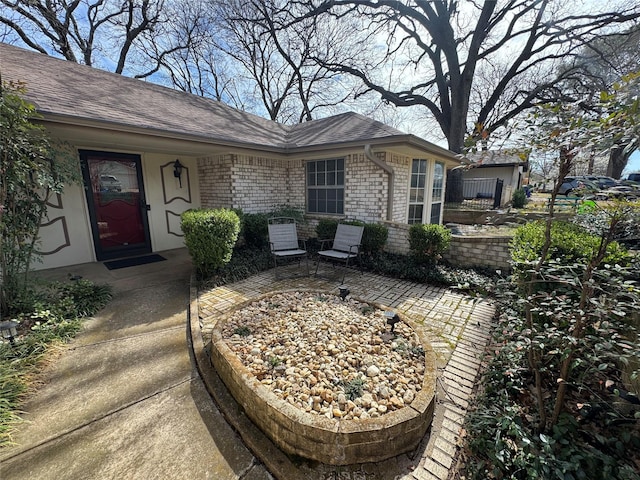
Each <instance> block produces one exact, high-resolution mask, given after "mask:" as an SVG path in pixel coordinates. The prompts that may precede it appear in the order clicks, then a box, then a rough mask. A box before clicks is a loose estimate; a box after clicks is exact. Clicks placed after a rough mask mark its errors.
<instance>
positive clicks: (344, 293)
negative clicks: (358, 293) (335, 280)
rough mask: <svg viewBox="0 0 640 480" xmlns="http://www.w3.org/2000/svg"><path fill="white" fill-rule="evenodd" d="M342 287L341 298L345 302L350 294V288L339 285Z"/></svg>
mask: <svg viewBox="0 0 640 480" xmlns="http://www.w3.org/2000/svg"><path fill="white" fill-rule="evenodd" d="M338 288H339V289H340V298H341V299H342V301H343V302H344V301H345V299H346V298H347V296H348V295H349V293H351V292H349V289H348V288H347V287H338Z"/></svg>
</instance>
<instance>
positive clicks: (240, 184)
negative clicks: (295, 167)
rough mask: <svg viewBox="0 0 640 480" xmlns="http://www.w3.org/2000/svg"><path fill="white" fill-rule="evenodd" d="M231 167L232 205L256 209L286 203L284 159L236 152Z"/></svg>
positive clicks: (266, 208) (269, 207) (266, 209)
mask: <svg viewBox="0 0 640 480" xmlns="http://www.w3.org/2000/svg"><path fill="white" fill-rule="evenodd" d="M231 171H232V182H233V183H232V186H231V192H232V194H233V207H234V208H241V209H242V211H244V212H246V213H259V212H268V211H270V210H273V207H274V205H283V204H288V203H289V202H288V201H289V192H288V191H287V190H288V189H287V183H288V182H287V179H288V176H289V162H288V161H287V160H276V159H272V158H261V157H252V156H247V155H238V156H237V157H236V161H235V162H234V165H233V167H232V169H231Z"/></svg>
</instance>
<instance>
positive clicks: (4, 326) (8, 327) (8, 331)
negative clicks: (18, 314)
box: [0, 320, 18, 345]
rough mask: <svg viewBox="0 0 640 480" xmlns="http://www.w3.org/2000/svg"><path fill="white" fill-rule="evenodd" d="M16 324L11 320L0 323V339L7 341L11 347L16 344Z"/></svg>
mask: <svg viewBox="0 0 640 480" xmlns="http://www.w3.org/2000/svg"><path fill="white" fill-rule="evenodd" d="M17 327H18V323H17V322H14V321H13V320H5V321H3V322H0V334H1V335H2V338H4V339H7V340H9V343H11V345H15V344H16V340H15V337H16V336H17V335H18V329H17Z"/></svg>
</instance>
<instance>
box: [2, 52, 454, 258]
mask: <svg viewBox="0 0 640 480" xmlns="http://www.w3.org/2000/svg"><path fill="white" fill-rule="evenodd" d="M0 73H1V76H2V80H3V81H5V82H6V81H23V82H25V83H26V87H27V94H26V98H27V100H28V101H30V102H32V103H33V104H35V106H36V108H37V110H38V112H39V113H41V114H42V115H43V120H42V123H43V124H44V125H45V127H46V129H47V130H48V131H49V133H50V134H51V135H52V136H53V137H55V138H58V139H60V140H63V141H66V142H69V143H70V144H72V145H73V146H74V147H75V148H76V149H77V151H78V159H79V162H80V164H81V166H82V170H83V176H84V185H69V186H67V187H66V188H65V192H64V195H62V196H59V197H58V198H57V199H56V201H55V202H54V203H53V204H52V205H51V206H50V207H49V211H48V219H47V221H46V222H45V223H44V224H43V226H42V229H41V233H40V235H41V239H40V240H41V245H40V251H41V253H42V254H43V263H42V264H38V265H35V267H36V268H50V267H58V266H64V265H73V264H77V263H84V262H91V261H96V260H98V261H101V260H107V259H113V258H118V257H125V256H131V255H138V254H144V253H149V252H152V251H162V250H168V249H172V248H178V247H182V246H183V245H184V243H183V238H182V232H181V230H180V214H181V213H182V212H183V211H185V210H187V209H189V208H197V207H210V208H220V207H233V208H241V209H242V210H243V211H245V212H252V213H255V212H266V211H270V210H272V209H273V207H274V206H276V205H289V206H293V207H300V208H304V210H305V212H306V213H307V216H308V218H309V219H310V223H309V226H308V231H307V234H311V230H312V228H313V227H314V226H315V224H317V221H318V219H320V218H323V217H326V216H331V217H336V218H349V219H359V220H363V221H366V222H384V223H385V224H386V225H388V226H389V227H390V239H389V243H388V247H389V249H390V250H391V251H406V249H407V242H406V230H407V229H408V227H407V225H408V224H409V223H414V222H424V223H429V222H431V223H440V222H441V219H442V206H443V201H444V185H445V181H446V178H445V177H446V170H447V168H451V167H454V166H456V165H458V164H459V161H458V160H457V159H456V156H455V155H454V154H453V153H451V152H449V151H448V150H445V149H443V148H440V147H438V146H436V145H433V144H432V143H430V142H427V141H425V140H423V139H421V138H418V137H416V136H414V135H408V134H405V133H402V132H400V131H398V130H396V129H393V128H391V127H388V126H386V125H384V124H382V123H380V122H376V121H373V120H371V119H368V118H366V117H364V116H362V115H358V114H356V113H345V114H341V115H336V116H333V117H330V118H324V119H321V120H316V121H312V122H307V123H303V124H298V125H293V126H287V125H281V124H278V123H275V122H272V121H269V120H266V119H264V118H261V117H258V116H255V115H251V114H249V113H246V112H242V111H239V110H236V109H233V108H231V107H229V106H227V105H225V104H223V103H220V102H216V101H213V100H211V99H207V98H203V97H198V96H195V95H190V94H187V93H183V92H180V91H177V90H172V89H169V88H165V87H162V86H159V85H155V84H151V83H147V82H143V81H140V80H135V79H132V78H127V77H123V76H120V75H116V74H112V73H108V72H104V71H101V70H97V69H93V68H90V67H87V66H84V65H78V64H75V63H72V62H68V61H64V60H60V59H56V58H53V57H49V56H46V55H42V54H39V53H34V52H30V51H27V50H24V49H20V48H17V47H13V46H9V45H5V44H0ZM176 167H178V168H176ZM178 173H180V174H179V175H178Z"/></svg>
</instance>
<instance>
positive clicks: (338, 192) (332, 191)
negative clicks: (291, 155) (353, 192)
mask: <svg viewBox="0 0 640 480" xmlns="http://www.w3.org/2000/svg"><path fill="white" fill-rule="evenodd" d="M307 212H308V213H334V214H343V213H344V158H332V159H328V160H315V161H309V162H307Z"/></svg>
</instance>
